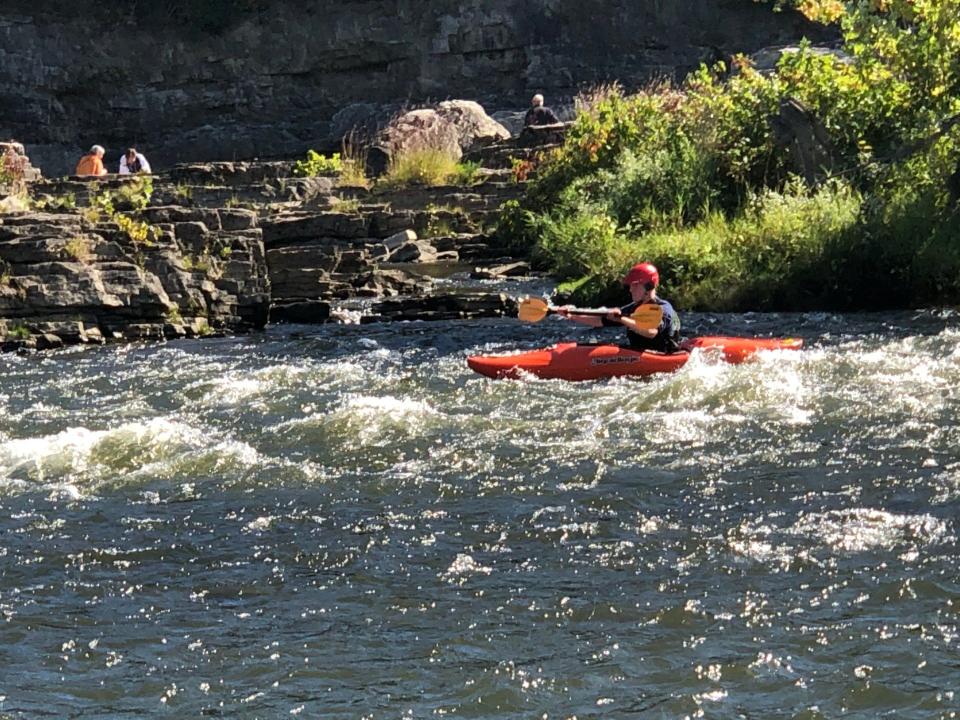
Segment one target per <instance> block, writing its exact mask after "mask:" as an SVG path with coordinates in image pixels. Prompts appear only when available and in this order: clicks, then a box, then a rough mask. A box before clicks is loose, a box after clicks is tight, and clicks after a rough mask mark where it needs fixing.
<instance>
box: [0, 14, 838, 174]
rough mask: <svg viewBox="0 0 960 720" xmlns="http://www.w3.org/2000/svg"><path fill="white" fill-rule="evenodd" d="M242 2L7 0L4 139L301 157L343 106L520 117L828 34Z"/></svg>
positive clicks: (786, 20) (65, 167)
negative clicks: (193, 19)
mask: <svg viewBox="0 0 960 720" xmlns="http://www.w3.org/2000/svg"><path fill="white" fill-rule="evenodd" d="M194 5H195V6H196V8H197V10H196V12H201V11H205V12H212V11H213V9H215V8H214V6H218V7H222V6H224V5H226V4H224V3H194ZM249 5H252V3H233V4H232V5H230V7H235V8H237V9H236V11H235V14H234V15H233V16H231V17H228V18H227V20H228V21H229V22H225V23H223V24H222V26H221V27H218V28H216V30H217V32H215V33H214V32H210V31H207V30H205V29H204V27H205V26H203V25H199V24H196V23H189V22H183V23H179V22H178V21H177V19H176V18H175V17H174V18H172V19H171V18H170V17H169V15H168V14H166V13H165V12H164V8H165V7H166V6H167V4H165V3H130V2H126V1H123V0H74V1H73V2H58V3H36V2H31V1H30V0H5V2H4V3H3V4H2V8H0V60H2V61H0V100H2V101H0V137H16V138H17V139H18V140H20V141H22V142H24V143H25V145H26V146H27V151H28V153H29V155H30V157H31V159H32V160H33V163H34V165H36V166H37V167H39V168H41V169H42V170H43V173H44V175H46V176H59V175H65V174H67V173H69V172H71V171H72V169H73V167H74V166H75V163H76V161H77V159H78V158H79V156H80V155H81V154H82V152H83V151H85V150H86V149H87V148H88V147H89V146H90V145H91V144H92V143H94V142H97V143H100V144H102V145H104V146H105V147H106V148H107V157H106V161H107V165H108V168H110V169H115V167H116V164H117V162H118V161H119V158H120V155H121V153H122V152H123V150H124V149H125V148H126V147H128V146H129V145H131V144H135V145H137V146H138V148H139V149H141V150H143V151H144V152H145V154H146V155H147V157H148V158H149V159H150V161H151V163H152V165H153V168H154V169H155V170H162V169H164V168H170V167H172V166H173V165H174V164H176V163H179V162H191V161H200V160H237V159H241V160H249V159H253V158H268V157H298V156H301V155H302V154H303V152H304V151H305V150H306V149H307V148H310V147H313V148H316V149H317V150H320V151H329V150H331V149H336V146H337V145H338V144H339V140H340V138H341V137H342V135H343V132H344V129H345V128H346V129H348V128H349V127H352V126H353V124H354V122H353V121H356V120H359V119H361V116H362V115H363V113H354V114H353V115H352V116H351V117H347V116H346V115H341V116H340V117H337V116H338V114H340V113H342V112H343V111H344V110H345V109H346V108H348V107H350V106H357V107H360V106H366V107H367V108H368V109H369V110H371V113H370V114H371V115H379V116H381V117H382V116H383V114H384V113H386V116H387V117H389V116H391V115H393V114H394V112H395V111H396V110H397V109H399V108H400V107H401V106H402V105H404V104H406V106H407V108H408V109H409V108H410V107H418V106H421V105H422V104H424V103H426V102H428V101H430V100H436V99H442V98H450V97H460V98H472V99H476V100H477V101H479V102H481V103H482V104H483V105H484V107H486V108H488V109H489V110H491V112H493V111H497V110H520V109H525V108H526V107H527V106H528V104H529V100H530V96H531V95H532V94H533V93H534V92H538V91H539V92H543V93H545V95H546V98H547V103H548V104H550V105H553V106H557V105H559V104H561V101H565V100H566V99H569V98H570V97H571V96H572V95H574V94H575V93H576V92H577V91H578V90H580V89H581V88H583V87H585V86H589V85H591V84H594V83H599V82H606V81H609V80H610V79H611V78H617V79H618V80H619V81H620V82H621V83H622V84H623V85H624V86H625V87H627V88H628V89H630V88H635V87H638V86H642V85H645V84H646V83H647V82H648V81H649V80H650V79H651V78H652V77H662V76H664V75H666V76H672V77H680V76H682V75H684V74H685V73H686V72H687V71H689V70H690V69H692V68H694V67H696V66H697V65H698V64H699V63H700V62H701V61H704V60H708V61H710V60H713V59H716V58H719V57H725V56H727V55H730V54H732V53H736V52H747V53H749V52H752V51H754V50H757V49H758V48H761V47H768V46H772V45H783V44H788V43H795V42H797V41H798V40H799V39H800V38H801V37H802V36H805V35H806V36H808V37H810V38H811V39H812V40H814V41H815V42H817V41H820V40H822V39H823V38H822V36H823V34H824V31H823V30H821V29H819V28H818V26H815V25H812V24H809V23H807V22H806V21H805V20H804V19H803V18H802V17H801V16H800V15H799V14H797V13H795V12H792V11H787V10H785V11H783V12H779V13H775V12H773V10H772V8H771V4H768V3H754V2H718V1H717V0H672V1H671V2H655V3H653V2H636V1H635V0H602V1H601V0H524V1H523V2H520V1H519V0H482V1H481V0H429V1H428V2H407V1H406V0H343V1H342V2H337V3H327V4H325V5H321V6H318V5H316V4H315V3H302V2H293V1H292V0H263V1H262V2H260V3H259V6H260V7H262V10H261V11H260V12H256V13H244V12H243V11H242V8H243V7H244V6H249ZM321 8H322V9H321ZM145 13H149V16H147V15H145ZM598 19H602V21H599V22H598ZM145 60H146V61H145ZM368 116H369V115H368Z"/></svg>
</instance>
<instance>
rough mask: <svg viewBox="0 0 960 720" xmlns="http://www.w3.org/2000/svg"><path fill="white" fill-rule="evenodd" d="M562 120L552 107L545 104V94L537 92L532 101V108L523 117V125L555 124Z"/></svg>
mask: <svg viewBox="0 0 960 720" xmlns="http://www.w3.org/2000/svg"><path fill="white" fill-rule="evenodd" d="M558 122H560V118H558V117H557V116H556V114H555V113H554V112H553V110H551V109H550V108H548V107H546V106H545V105H544V104H543V95H541V94H540V93H537V94H536V95H534V96H533V99H532V100H531V101H530V109H529V110H527V114H526V115H525V116H524V118H523V126H524V127H528V126H530V125H554V124H556V123H558Z"/></svg>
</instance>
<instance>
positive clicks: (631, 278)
mask: <svg viewBox="0 0 960 720" xmlns="http://www.w3.org/2000/svg"><path fill="white" fill-rule="evenodd" d="M635 282H639V283H643V284H644V285H648V284H650V283H653V286H654V287H657V286H658V285H659V284H660V273H659V272H657V268H656V267H654V266H653V265H651V264H650V263H647V262H645V263H637V264H636V265H634V266H633V267H632V268H630V272H628V273H627V275H626V277H624V278H623V284H624V285H630V284H631V283H635Z"/></svg>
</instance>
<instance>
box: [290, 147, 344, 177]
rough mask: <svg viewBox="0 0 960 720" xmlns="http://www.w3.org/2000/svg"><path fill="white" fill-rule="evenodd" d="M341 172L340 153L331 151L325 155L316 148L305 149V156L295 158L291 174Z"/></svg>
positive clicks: (337, 173) (310, 174)
mask: <svg viewBox="0 0 960 720" xmlns="http://www.w3.org/2000/svg"><path fill="white" fill-rule="evenodd" d="M341 172H343V162H342V161H341V160H340V153H333V155H331V156H330V157H327V156H326V155H321V154H320V153H318V152H317V151H316V150H307V158H306V159H305V160H297V162H295V163H294V164H293V174H294V175H296V176H297V177H317V176H318V175H339V174H340V173H341Z"/></svg>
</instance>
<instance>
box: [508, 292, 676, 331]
mask: <svg viewBox="0 0 960 720" xmlns="http://www.w3.org/2000/svg"><path fill="white" fill-rule="evenodd" d="M557 309H558V308H557V307H556V306H555V305H549V304H548V303H547V302H546V301H544V300H542V299H540V298H525V299H524V300H523V301H521V303H520V308H519V310H518V312H517V317H518V318H519V319H520V320H523V321H524V322H540V321H541V320H543V319H544V318H545V317H546V316H547V315H552V314H554V313H556V312H557ZM570 312H571V313H572V314H574V315H595V316H597V317H604V316H605V315H606V314H607V313H608V312H610V311H609V310H602V309H597V310H593V309H588V310H578V309H577V308H573V309H571V311H570ZM630 319H631V320H633V321H634V322H635V323H636V324H637V327H638V328H640V329H641V330H653V329H654V328H657V327H660V321H661V320H662V319H663V308H662V307H660V306H659V305H657V304H656V303H647V304H645V305H639V306H637V309H636V310H634V312H633V314H632V315H630Z"/></svg>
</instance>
